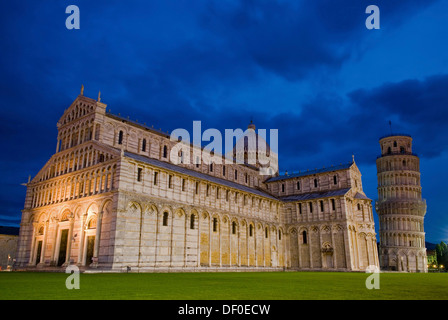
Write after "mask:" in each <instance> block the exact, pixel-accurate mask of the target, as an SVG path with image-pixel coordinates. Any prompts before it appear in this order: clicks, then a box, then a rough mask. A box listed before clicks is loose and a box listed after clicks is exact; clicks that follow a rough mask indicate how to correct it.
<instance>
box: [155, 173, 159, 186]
mask: <svg viewBox="0 0 448 320" xmlns="http://www.w3.org/2000/svg"><path fill="white" fill-rule="evenodd" d="M157 174H158V172H154V185H155V186H156V185H157Z"/></svg>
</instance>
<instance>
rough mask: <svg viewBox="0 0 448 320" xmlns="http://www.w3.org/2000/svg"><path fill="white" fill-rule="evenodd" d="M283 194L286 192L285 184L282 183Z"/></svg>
mask: <svg viewBox="0 0 448 320" xmlns="http://www.w3.org/2000/svg"><path fill="white" fill-rule="evenodd" d="M282 192H285V184H284V183H282Z"/></svg>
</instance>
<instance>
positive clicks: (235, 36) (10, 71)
mask: <svg viewBox="0 0 448 320" xmlns="http://www.w3.org/2000/svg"><path fill="white" fill-rule="evenodd" d="M371 4H374V5H377V6H378V8H379V9H380V29H373V30H369V29H367V28H366V26H365V21H366V19H367V17H368V16H369V14H366V13H365V11H366V8H367V6H368V5H371ZM69 5H76V6H78V8H79V11H80V28H79V29H71V30H69V29H67V28H66V19H67V18H68V17H69V15H70V14H67V13H66V7H67V6H69ZM446 21H448V1H446V0H445V1H443V0H409V1H406V2H402V1H380V0H369V1H363V0H357V1H353V0H350V1H348V0H339V1H333V0H321V1H304V0H300V1H299V0H291V1H286V0H247V1H237V0H229V1H222V0H221V1H218V0H202V1H201V0H195V1H193V0H189V1H187V0H183V1H182V0H170V1H166V0H160V1H155V0H151V1H149V0H145V1H143V0H142V1H140V0H135V1H117V0H108V1H101V0H98V1H94V2H92V1H83V0H66V1H28V0H26V1H20V2H18V1H8V2H5V3H4V4H2V10H0V56H1V60H0V81H1V85H0V108H1V113H0V120H1V122H0V123H1V126H0V133H1V134H0V142H1V146H2V152H1V153H2V157H1V159H0V161H1V165H0V174H1V177H2V179H3V183H2V184H0V189H1V190H0V191H1V192H0V204H1V211H0V225H4V226H19V224H20V218H21V210H22V209H23V205H24V199H25V190H26V187H25V186H23V185H22V184H23V183H26V182H27V181H28V177H29V176H31V177H34V176H35V175H36V174H37V172H38V171H39V170H40V169H41V168H42V167H43V166H44V164H45V163H46V162H47V161H48V160H49V159H50V157H51V156H52V155H53V154H54V152H55V149H56V138H57V128H56V123H57V121H58V120H59V118H60V117H61V116H62V114H63V112H64V110H65V109H66V108H68V107H69V106H70V104H71V102H72V101H73V100H74V99H75V98H76V97H77V95H78V94H79V93H80V88H81V85H82V84H83V85H84V87H85V90H84V95H86V96H89V97H91V98H96V97H97V96H98V91H101V101H102V102H104V103H106V104H107V105H108V106H107V109H108V110H109V109H110V110H111V112H112V113H115V114H118V113H120V114H121V115H122V116H126V117H127V116H129V117H130V119H132V120H138V121H139V122H142V123H143V122H146V124H147V125H154V127H156V128H162V130H164V131H172V130H174V129H176V128H185V129H187V130H192V127H193V121H201V122H202V128H203V130H205V129H207V128H217V129H219V130H221V131H222V132H224V129H226V128H232V129H236V128H243V129H245V128H246V127H247V125H248V124H249V122H250V120H253V122H254V124H255V125H256V127H257V129H260V128H264V129H278V130H279V132H278V140H279V147H278V151H279V167H280V171H281V172H284V171H286V170H287V171H288V172H293V171H298V170H306V169H314V168H321V167H323V166H330V165H336V164H339V163H346V162H349V161H351V159H352V155H354V156H355V161H356V164H357V165H358V167H359V168H360V170H361V173H362V179H363V188H364V191H365V193H366V195H367V196H368V197H369V198H370V199H372V200H376V199H377V198H378V193H377V176H376V157H377V156H378V155H379V154H380V146H379V142H378V140H379V138H380V137H381V136H383V135H386V134H389V133H390V130H391V128H390V127H389V121H391V122H392V131H393V132H399V133H408V134H410V135H411V136H412V137H413V151H414V152H415V153H417V154H418V155H419V157H420V169H421V183H422V188H423V189H422V193H423V198H425V199H426V201H427V214H426V216H425V232H426V241H429V242H432V243H438V242H440V241H441V240H444V241H447V240H448V214H447V210H446V207H447V206H446V204H445V198H446V192H447V186H446V181H448V170H447V168H446V167H447V164H448V151H447V146H448V126H447V124H448V108H447V105H448V54H447V52H448V42H447V39H448V28H446ZM373 206H374V205H373ZM374 216H375V221H376V229H377V231H378V219H377V216H376V213H374ZM377 239H378V235H377Z"/></svg>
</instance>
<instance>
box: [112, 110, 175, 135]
mask: <svg viewBox="0 0 448 320" xmlns="http://www.w3.org/2000/svg"><path fill="white" fill-rule="evenodd" d="M106 116H108V117H110V118H114V119H116V120H120V121H122V122H124V123H129V124H132V125H134V126H138V127H141V128H143V129H146V130H148V131H151V132H154V133H156V134H159V135H163V136H165V137H167V138H169V137H170V134H169V133H168V132H163V131H162V130H161V129H160V130H159V129H156V128H154V127H148V126H147V125H145V124H143V123H140V122H137V121H134V120H131V119H129V118H125V117H123V116H120V115H116V114H113V113H111V112H110V111H106Z"/></svg>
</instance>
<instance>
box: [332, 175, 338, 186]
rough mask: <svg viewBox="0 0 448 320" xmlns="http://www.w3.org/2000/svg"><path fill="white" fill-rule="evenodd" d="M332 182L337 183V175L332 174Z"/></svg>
mask: <svg viewBox="0 0 448 320" xmlns="http://www.w3.org/2000/svg"><path fill="white" fill-rule="evenodd" d="M333 184H338V176H333Z"/></svg>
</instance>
